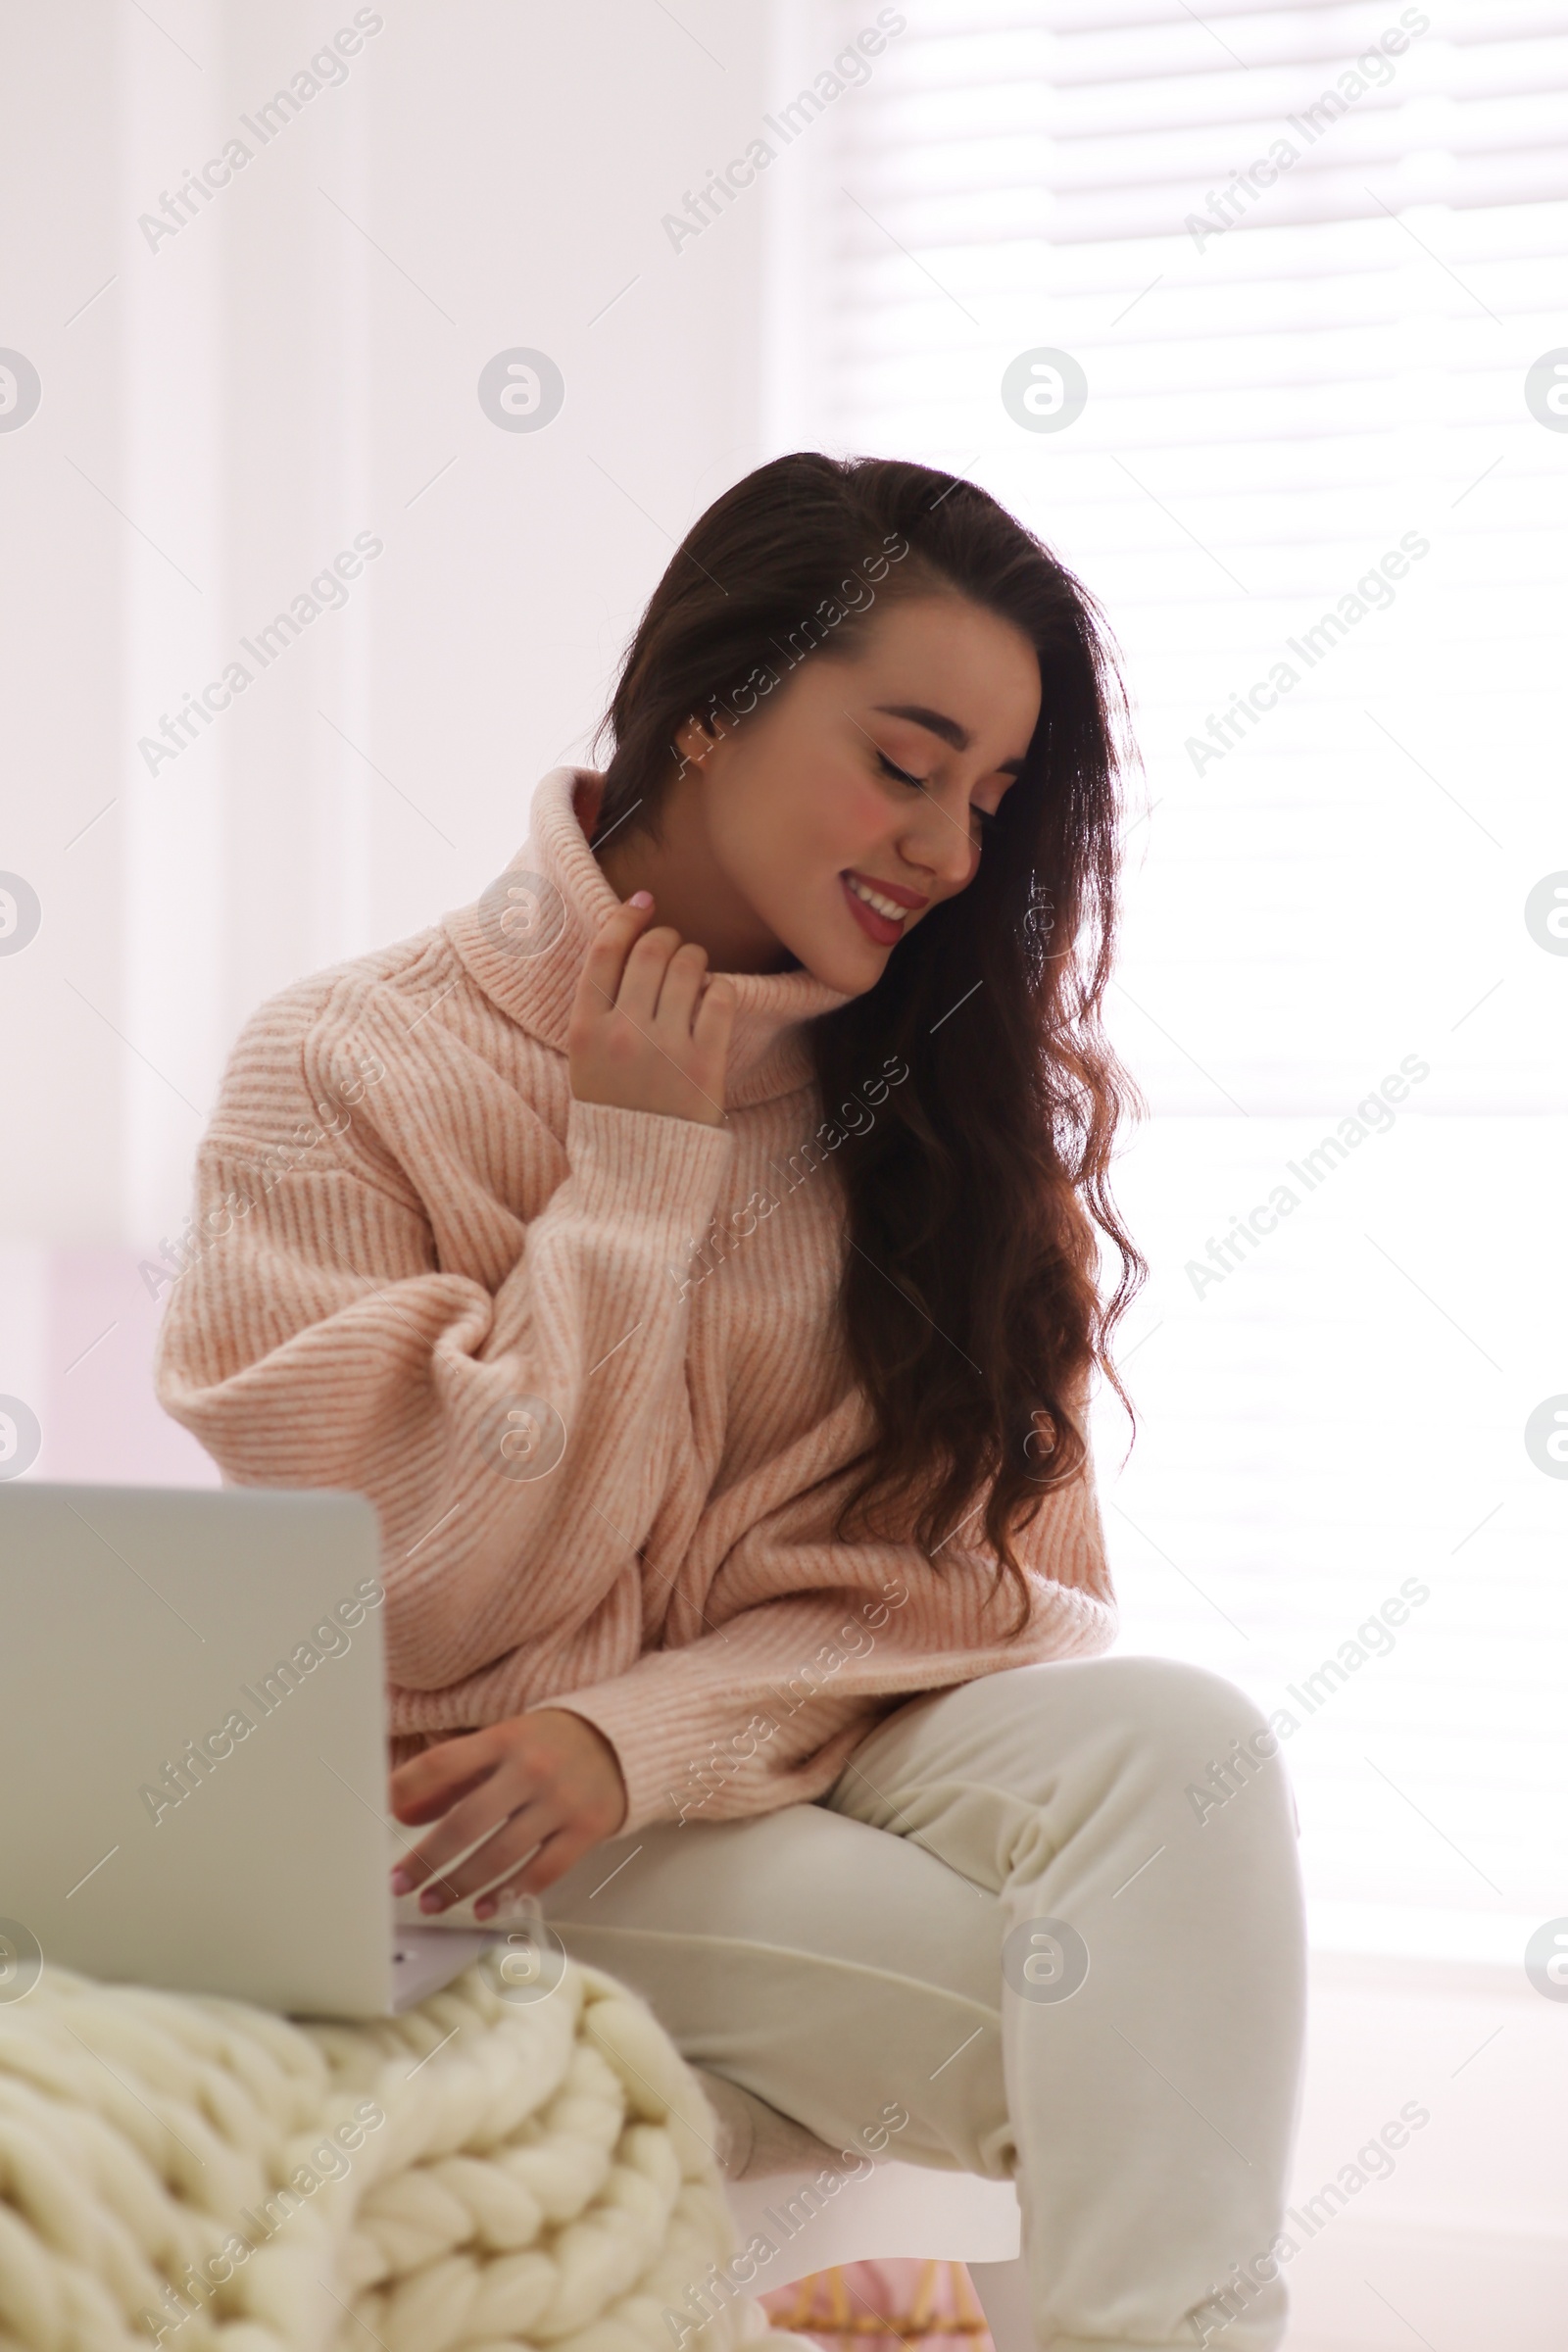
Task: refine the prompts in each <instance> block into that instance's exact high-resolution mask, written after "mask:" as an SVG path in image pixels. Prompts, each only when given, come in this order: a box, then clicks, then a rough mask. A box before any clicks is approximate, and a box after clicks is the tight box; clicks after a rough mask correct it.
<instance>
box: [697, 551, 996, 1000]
mask: <svg viewBox="0 0 1568 2352" xmlns="http://www.w3.org/2000/svg"><path fill="white" fill-rule="evenodd" d="M1039 713H1040V665H1039V661H1038V659H1037V656H1036V654H1035V649H1034V647H1033V646H1032V645H1031V643H1030V642H1029V640H1028V638H1027V637H1025V636H1024V634H1023V633H1022V631H1021V630H1019V629H1017V628H1015V627H1014V626H1013V625H1012V623H1011V622H1010V621H1006V620H1002V619H999V618H998V617H997V615H996V614H995V613H988V612H986V611H985V610H983V609H982V608H981V607H980V606H978V605H974V604H971V603H970V602H969V601H968V600H967V599H966V598H963V597H960V596H957V595H953V594H933V595H929V596H922V597H919V598H911V599H910V600H909V601H908V602H907V603H902V604H895V605H891V606H889V607H887V608H886V610H885V611H884V612H883V613H881V614H879V615H878V616H877V617H876V618H875V619H873V620H872V621H870V622H869V623H867V625H866V627H865V629H864V631H863V633H862V635H861V636H860V638H859V639H858V644H857V648H856V651H855V653H854V655H853V656H847V657H840V656H838V655H837V654H836V653H832V652H819V653H818V654H816V655H814V656H813V657H811V658H809V660H807V661H806V662H803V663H802V665H801V667H800V669H799V670H798V671H796V672H795V673H794V675H793V676H792V677H791V678H789V679H788V680H787V681H786V683H785V684H784V685H782V686H779V687H775V688H774V689H773V693H772V695H771V697H770V698H769V699H768V700H766V701H764V702H761V703H760V704H759V706H758V708H757V709H756V711H753V712H752V713H751V714H750V715H749V716H746V717H742V718H741V719H739V720H738V721H731V720H728V719H725V718H723V717H722V715H720V718H719V722H718V723H719V726H720V728H721V729H723V730H724V731H723V732H721V733H720V734H719V735H718V736H717V737H716V739H715V740H710V739H709V738H708V737H707V736H706V735H705V734H704V733H703V730H702V727H701V726H700V724H699V723H698V722H697V721H695V720H689V721H687V723H686V725H685V726H684V727H683V728H682V729H681V730H680V731H679V732H678V734H677V737H676V742H677V745H678V748H679V749H680V751H681V752H682V753H683V754H684V756H685V758H686V760H688V761H689V762H690V764H689V765H688V766H687V767H686V768H685V769H684V771H683V772H682V774H681V776H680V778H679V780H678V782H677V784H676V786H675V788H674V801H675V802H677V803H678V802H680V801H682V800H683V799H684V800H685V801H686V808H685V809H684V810H683V811H682V812H681V813H682V816H683V817H684V820H685V821H684V822H683V823H680V824H678V825H677V828H676V832H677V834H684V835H686V836H687V838H690V836H691V834H692V833H693V832H694V831H696V832H700V834H701V836H702V851H701V854H700V865H701V867H702V868H703V869H705V871H706V878H707V883H708V888H707V891H706V893H705V896H707V897H708V898H709V899H710V900H712V898H713V896H714V894H715V892H721V893H722V894H723V896H724V897H725V898H726V899H728V900H729V902H730V903H729V904H728V905H727V906H725V907H718V906H716V905H714V906H713V907H712V913H713V916H714V917H715V918H716V932H715V938H716V939H721V940H723V941H724V942H725V943H726V944H727V945H728V946H729V948H730V956H729V957H728V958H721V957H720V956H713V958H712V963H713V968H714V969H729V970H744V969H751V970H755V971H763V970H768V969H770V968H771V969H777V968H778V967H779V966H780V964H782V963H783V961H784V960H785V955H786V954H787V955H788V956H795V957H796V958H797V959H798V960H799V961H800V962H801V963H803V964H804V965H805V966H806V968H807V969H808V971H809V972H812V973H813V974H814V975H815V976H816V977H817V978H818V979H819V980H822V981H825V982H826V983H827V985H828V986H829V987H830V988H836V989H838V990H840V991H841V992H842V993H843V994H844V995H846V996H859V995H861V994H863V992H864V991H865V990H866V989H869V988H871V987H874V985H875V984H876V982H877V981H878V980H879V979H880V978H881V976H882V972H883V970H884V968H885V966H886V963H887V959H888V957H889V956H890V955H891V954H892V952H893V950H894V949H895V948H896V947H897V945H898V943H899V941H900V940H901V939H902V938H905V937H906V936H907V933H908V932H909V931H911V930H912V929H913V927H914V925H915V924H916V923H918V922H920V921H922V920H923V919H924V917H925V916H926V915H927V914H928V913H929V912H930V910H931V908H932V907H936V906H938V905H940V903H941V902H942V900H944V899H950V898H952V897H953V895H954V893H955V892H956V891H960V890H962V889H964V887H965V886H966V885H967V884H968V883H969V882H970V881H971V880H972V879H973V876H974V873H975V869H976V867H977V866H978V864H979V861H980V850H981V842H982V837H983V829H984V817H985V816H986V815H987V814H991V813H994V812H995V810H996V809H998V808H999V807H1000V806H1001V803H1002V800H1003V797H1004V795H1005V793H1006V792H1007V790H1008V789H1009V787H1010V785H1011V783H1012V780H1013V777H1014V776H1015V774H1016V772H1017V770H1018V768H1019V767H1020V766H1021V764H1022V762H1023V759H1024V755H1025V753H1026V752H1027V750H1028V748H1029V743H1030V739H1031V737H1032V736H1033V734H1034V729H1035V721H1036V719H1037V718H1038V716H1039ZM671 806H672V805H671V804H666V808H670V807H671ZM694 846H695V845H694ZM688 870H690V869H688ZM864 891H870V892H872V893H873V894H875V895H876V896H878V897H880V898H881V899H882V900H883V901H884V902H885V903H886V902H896V903H897V908H898V911H897V913H896V914H889V913H888V912H887V911H885V910H884V911H881V912H879V911H878V910H877V908H876V907H873V906H868V905H867V904H866V901H865V899H864V898H863V896H861V895H860V894H861V893H862V892H864ZM656 896H657V893H656ZM656 919H658V914H657V913H656ZM670 919H677V918H676V917H675V914H674V910H673V909H672V910H671V915H670ZM748 943H755V944H748ZM780 951H783V952H784V953H781V952H780ZM739 955H746V956H748V958H749V959H748V960H747V961H745V962H742V961H739V960H736V959H735V957H736V956H739ZM752 958H755V959H752Z"/></svg>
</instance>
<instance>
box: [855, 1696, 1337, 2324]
mask: <svg viewBox="0 0 1568 2352" xmlns="http://www.w3.org/2000/svg"><path fill="white" fill-rule="evenodd" d="M1277 1748H1278V1741H1277V1740H1275V1739H1274V1737H1273V1735H1272V1734H1271V1733H1270V1732H1269V1731H1268V1727H1267V1723H1266V1720H1265V1718H1264V1717H1263V1716H1262V1715H1261V1714H1260V1712H1259V1711H1258V1709H1257V1708H1256V1707H1255V1706H1254V1705H1253V1703H1252V1702H1251V1700H1250V1699H1249V1698H1248V1697H1247V1696H1246V1695H1245V1693H1244V1692H1242V1691H1239V1690H1237V1689H1236V1688H1235V1687H1234V1686H1233V1685H1231V1684H1230V1683H1227V1682H1225V1681H1223V1680H1221V1679H1220V1678H1219V1677H1217V1676H1215V1675H1211V1674H1207V1673H1205V1672H1203V1671H1202V1670H1201V1669H1199V1668H1196V1667H1190V1666H1184V1665H1180V1664H1176V1663H1173V1662H1170V1661H1167V1660H1162V1659H1157V1658H1135V1657H1118V1658H1095V1659H1083V1660H1072V1661H1064V1662H1062V1663H1060V1664H1056V1665H1044V1666H1027V1667H1016V1668H1011V1669H1008V1670H1005V1671H1004V1672H1002V1673H999V1674H994V1675H987V1676H985V1677H983V1678H982V1679H981V1680H979V1681H977V1682H974V1683H969V1684H965V1685H964V1686H962V1687H961V1688H960V1689H958V1690H955V1691H943V1692H939V1693H936V1694H934V1695H931V1696H927V1697H923V1698H920V1699H916V1700H914V1701H913V1702H911V1703H909V1704H907V1705H906V1706H903V1707H901V1708H900V1709H899V1710H898V1711H897V1712H896V1713H895V1714H894V1715H892V1716H890V1717H889V1718H888V1719H887V1721H886V1722H885V1723H883V1724H882V1725H881V1726H880V1727H879V1728H878V1729H877V1730H876V1731H875V1732H873V1733H872V1734H871V1735H870V1737H869V1738H868V1739H867V1740H864V1741H863V1742H862V1743H861V1745H860V1746H859V1747H858V1749H857V1750H856V1752H855V1754H854V1756H853V1757H852V1758H851V1760H850V1763H849V1765H848V1766H847V1768H846V1770H845V1772H844V1774H843V1776H842V1778H841V1779H840V1781H839V1782H838V1784H837V1786H836V1787H835V1789H833V1791H832V1793H831V1795H830V1796H829V1798H828V1800H827V1802H828V1803H829V1805H830V1806H831V1807H832V1809H833V1810H835V1811H836V1812H839V1813H842V1814H845V1815H847V1816H849V1817H851V1818H853V1819H855V1820H857V1821H859V1822H863V1823H865V1824H867V1825H868V1826H870V1827H873V1828H876V1829H880V1830H884V1831H891V1832H893V1833H894V1834H895V1835H897V1836H900V1837H902V1838H904V1839H906V1840H907V1841H911V1842H913V1843H916V1844H918V1845H920V1846H921V1847H923V1848H924V1849H925V1850H926V1851H927V1852H928V1853H930V1854H932V1855H934V1856H935V1857H936V1858H937V1859H938V1860H940V1861H942V1862H944V1863H945V1864H947V1866H948V1867H949V1869H950V1870H952V1871H955V1872H958V1873H961V1874H962V1876H963V1877H964V1878H966V1879H968V1880H969V1881H971V1882H972V1883H973V1884H974V1886H975V1887H977V1888H978V1889H980V1890H982V1891H983V1892H986V1893H988V1894H993V1895H995V1896H996V1897H997V1898H998V1900H999V1901H1000V1903H1001V1906H1002V1909H1003V1913H1004V1934H1003V1942H1002V1974H1003V1979H1004V1989H1003V1993H1002V2021H1003V2022H1002V2034H1003V2045H1004V2058H1003V2064H1004V2073H1005V2084H1006V2095H1007V2106H1008V2111H1009V2114H1010V2117H1011V2124H1012V2131H1013V2133H1014V2135H1015V2138H1016V2143H1017V2159H1018V2166H1017V2170H1018V2192H1019V2200H1020V2204H1021V2206H1022V2209H1023V2216H1024V2243H1025V2249H1026V2253H1027V2256H1028V2261H1029V2275H1030V2281H1031V2287H1032V2293H1033V2299H1034V2314H1035V2325H1036V2333H1037V2336H1038V2339H1039V2342H1040V2343H1041V2344H1042V2345H1043V2346H1049V2347H1050V2348H1051V2352H1079V2348H1080V2347H1082V2352H1089V2347H1091V2346H1093V2347H1095V2352H1105V2348H1106V2347H1108V2346H1113V2345H1114V2346H1118V2347H1119V2346H1134V2345H1137V2346H1143V2347H1154V2346H1159V2347H1165V2346H1176V2345H1178V2344H1180V2345H1188V2346H1191V2345H1194V2344H1198V2343H1201V2342H1206V2341H1208V2340H1209V2339H1210V2338H1211V2337H1220V2338H1221V2340H1222V2342H1223V2344H1224V2346H1225V2347H1226V2352H1272V2347H1274V2346H1275V2345H1277V2344H1278V2342H1279V2340H1280V2337H1281V2335H1282V2334H1283V2332H1284V2327H1285V2312H1286V2295H1285V2288H1284V2284H1283V2280H1282V2278H1281V2276H1280V2267H1281V2258H1282V2257H1284V2258H1286V2259H1288V2249H1289V2239H1288V2237H1286V2236H1285V2235H1284V2234H1283V2233H1284V2208H1285V2197H1286V2183H1287V2177H1288V2165H1289V2158H1290V2151H1291V2145H1292V2141H1293V2138H1294V2135H1295V2128H1296V2121H1297V2115H1298V2106H1299V2082H1300V2060H1301V2048H1302V2034H1303V2012H1304V1997H1305V1949H1304V1929H1303V1915H1302V1900H1301V1888H1300V1874H1299V1863H1298V1856H1297V1836H1296V1826H1295V1815H1294V1805H1293V1799H1292V1796H1291V1792H1290V1789H1289V1785H1288V1783H1287V1780H1286V1777H1285V1772H1284V1767H1283V1764H1282V1762H1281V1760H1280V1758H1279V1756H1278V1753H1277ZM988 2039H989V2036H986V2035H982V2036H980V2037H979V2039H977V2041H976V2042H975V2044H974V2047H973V2052H972V2055H971V2053H970V2052H965V2053H964V2054H963V2055H961V2056H957V2057H956V2058H955V2060H954V2062H953V2066H952V2068H951V2069H950V2070H949V2071H950V2072H953V2073H956V2072H960V2071H961V2070H962V2069H963V2068H964V2067H965V2066H967V2065H968V2064H970V2063H971V2062H974V2063H982V2064H990V2063H991V2060H990V2058H989V2055H983V2053H984V2051H985V2043H986V2041H987V2040H988ZM1222 2330H1223V2334H1222V2335H1221V2331H1222Z"/></svg>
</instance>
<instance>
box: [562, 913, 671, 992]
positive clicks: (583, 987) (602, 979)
mask: <svg viewBox="0 0 1568 2352" xmlns="http://www.w3.org/2000/svg"><path fill="white" fill-rule="evenodd" d="M652 912H653V908H652V907H651V906H649V907H634V906H633V905H632V903H631V901H630V900H629V899H628V900H627V901H626V903H625V905H624V906H623V907H616V908H615V911H614V913H613V914H612V915H609V916H607V917H606V919H605V921H604V922H603V923H602V924H601V925H600V927H599V930H598V931H597V932H596V933H595V935H594V938H593V941H592V944H591V945H590V947H589V950H588V953H587V956H585V957H584V959H583V967H582V977H581V979H580V980H579V981H578V983H577V997H578V1002H579V1004H580V1005H583V1006H584V1007H585V1008H586V1009H587V1010H588V1011H590V1012H595V1013H603V1012H608V1011H609V1009H610V1007H611V1006H612V1005H613V1004H614V1002H615V999H616V996H617V995H618V994H619V991H620V983H621V978H622V975H623V974H624V972H625V968H626V957H627V956H628V955H629V953H630V951H631V948H632V946H633V944H634V942H635V941H636V940H637V939H639V938H640V937H641V935H642V933H643V932H644V931H645V930H646V928H647V925H648V918H649V916H650V915H651V914H652Z"/></svg>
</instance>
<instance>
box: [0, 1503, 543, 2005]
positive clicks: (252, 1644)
mask: <svg viewBox="0 0 1568 2352" xmlns="http://www.w3.org/2000/svg"><path fill="white" fill-rule="evenodd" d="M378 1568H379V1547H378V1543H377V1530H376V1520H375V1514H374V1512H373V1510H372V1509H371V1507H370V1504H369V1503H368V1501H367V1500H366V1498H365V1497H364V1496H363V1495H339V1494H328V1493H323V1492H319V1491H313V1492H308V1493H292V1492H283V1491H276V1490H265V1491H264V1490H259V1489H255V1488H225V1489H222V1490H217V1491H215V1490H202V1489H195V1490H192V1489H165V1488H156V1487H86V1486H82V1487H76V1486H52V1485H48V1484H45V1483H42V1482H39V1483H33V1482H30V1481H26V1482H24V1481H18V1482H15V1483H11V1484H7V1485H0V1974H3V1975H4V1976H5V1978H6V1985H5V1986H3V1987H0V1990H3V1989H9V1990H10V1992H11V1994H12V1997H15V1996H16V1993H17V1991H18V1990H19V1989H20V1988H21V1987H22V1986H24V1985H25V1983H26V1981H27V1975H28V1971H29V1969H30V1970H31V1971H32V1972H33V1973H34V1974H36V1971H37V1969H38V1966H39V1963H40V1955H41V1961H42V1964H43V1965H44V1966H47V1965H48V1963H49V1962H51V1961H54V1962H57V1963H59V1964H60V1965H62V1966H64V1967H67V1968H73V1969H78V1970H80V1971H82V1972H83V1973H84V1974H86V1975H88V1976H93V1977H100V1978H108V1979H113V1980H116V1981H118V1982H122V1983H126V1982H128V1983H135V1984H142V1985H167V1986H170V1987H172V1988H174V1989H177V1990H179V1991H185V1992H219V1993H228V1994H231V1995H233V1996H234V1997H236V1998H238V1999H242V2000H247V2001H255V2002H259V2003H261V2004H263V2005H264V2006H266V2007H268V2008H270V2009H278V2010H282V2011H284V2012H286V2013H289V2014H292V2015H295V2016H313V2017H378V2016H390V2015H394V2014H396V2013H397V2012H398V2011H399V2010H402V2009H406V2008H408V2007H409V2006H410V2004H411V2003H413V2002H415V2001H419V2000H422V1999H423V1998H424V1997H425V1996H426V1995H427V1994H428V1993H430V1992H433V1991H435V1990H436V1989H437V1988H438V1987H439V1986H440V1985H444V1984H446V1983H448V1982H449V1980H450V1979H451V1978H453V1977H455V1976H456V1975H458V1973H459V1972H460V1971H461V1970H462V1969H464V1968H466V1967H467V1965H468V1964H469V1962H470V1961H471V1960H472V1959H473V1958H474V1957H475V1956H476V1955H477V1953H478V1952H480V1951H481V1950H483V1949H484V1948H485V1946H486V1945H488V1944H490V1943H493V1942H494V1941H495V1940H496V1937H495V1936H494V1935H479V1934H465V1933H463V1932H461V1931H458V1930H455V1929H440V1928H422V1929H421V1928H399V1927H396V1926H395V1924H394V1919H393V1905H392V1897H391V1893H390V1889H389V1887H388V1878H389V1874H390V1871H391V1867H392V1863H393V1860H394V1859H395V1857H396V1855H397V1854H398V1853H399V1852H401V1851H403V1850H405V1849H406V1847H408V1846H409V1845H411V1844H413V1843H414V1841H415V1838H417V1836H418V1835H419V1834H420V1833H418V1832H413V1831H407V1830H404V1829H401V1828H399V1827H398V1826H397V1825H395V1824H393V1823H392V1821H391V1818H390V1816H389V1814H388V1812H387V1809H386V1781H387V1747H386V1737H387V1724H386V1700H385V1687H384V1677H383V1662H382V1661H383V1644H382V1632H381V1628H382V1618H383V1613H384V1612H383V1604H382V1598H381V1585H380V1582H379V1577H378ZM502 1933H503V1934H504V1933H505V1931H502Z"/></svg>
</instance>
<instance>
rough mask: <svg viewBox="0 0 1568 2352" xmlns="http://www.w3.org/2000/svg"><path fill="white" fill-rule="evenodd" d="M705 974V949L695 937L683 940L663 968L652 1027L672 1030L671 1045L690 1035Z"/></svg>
mask: <svg viewBox="0 0 1568 2352" xmlns="http://www.w3.org/2000/svg"><path fill="white" fill-rule="evenodd" d="M707 973H708V950H707V949H706V948H702V947H699V946H698V944H697V942H696V941H695V940H687V941H686V942H685V943H684V944H683V945H682V946H681V947H679V948H677V949H676V951H675V953H674V955H673V956H671V957H670V959H669V962H668V963H667V964H666V966H665V967H664V978H663V983H662V987H661V988H660V991H659V1007H658V1010H657V1012H656V1014H655V1026H656V1028H657V1029H660V1030H672V1031H673V1032H674V1036H673V1039H672V1040H671V1041H670V1042H672V1043H674V1044H675V1045H681V1044H684V1043H685V1041H686V1040H687V1039H688V1038H689V1037H690V1036H691V1034H692V1015H693V1013H694V1012H695V1011H696V1009H697V1000H698V997H699V995H700V993H701V990H702V985H703V981H704V979H705V978H706V977H707Z"/></svg>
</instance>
